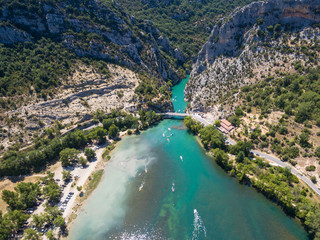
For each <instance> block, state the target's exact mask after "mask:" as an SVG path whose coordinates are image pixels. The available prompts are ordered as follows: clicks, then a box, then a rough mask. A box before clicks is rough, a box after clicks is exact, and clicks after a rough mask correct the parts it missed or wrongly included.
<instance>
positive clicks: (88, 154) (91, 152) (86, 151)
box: [84, 148, 96, 161]
mask: <svg viewBox="0 0 320 240" xmlns="http://www.w3.org/2000/svg"><path fill="white" fill-rule="evenodd" d="M84 155H86V157H87V159H88V161H91V160H92V159H94V158H95V157H96V153H95V151H94V150H93V149H92V148H85V149H84Z"/></svg>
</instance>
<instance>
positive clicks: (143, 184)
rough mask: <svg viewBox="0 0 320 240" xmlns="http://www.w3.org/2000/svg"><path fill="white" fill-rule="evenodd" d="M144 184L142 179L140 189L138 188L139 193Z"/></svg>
mask: <svg viewBox="0 0 320 240" xmlns="http://www.w3.org/2000/svg"><path fill="white" fill-rule="evenodd" d="M144 183H145V181H144V179H143V180H142V183H141V185H140V187H139V192H140V191H141V190H142V189H143V186H144Z"/></svg>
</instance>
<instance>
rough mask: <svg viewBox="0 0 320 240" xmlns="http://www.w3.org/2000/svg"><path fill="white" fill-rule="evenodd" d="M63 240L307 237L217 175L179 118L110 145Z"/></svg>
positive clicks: (246, 191)
mask: <svg viewBox="0 0 320 240" xmlns="http://www.w3.org/2000/svg"><path fill="white" fill-rule="evenodd" d="M182 90H183V88H182ZM177 93H178V92H177ZM177 93H176V94H177ZM181 95H182V96H183V93H181V91H180V96H177V98H178V97H180V99H181V98H182V96H181ZM182 99H183V98H182ZM175 107H176V105H175ZM176 109H177V108H176ZM70 239H307V234H306V232H305V231H304V230H303V228H302V227H301V225H299V224H298V222H297V221H295V220H294V219H291V218H289V217H288V216H286V215H285V214H284V213H283V212H282V210H281V209H280V208H279V207H277V206H276V205H275V204H273V203H272V202H270V201H269V200H267V199H265V198H264V197H263V196H262V195H261V194H258V193H257V192H256V191H255V190H254V189H252V188H250V187H247V186H244V185H241V184H239V183H238V182H237V181H236V180H235V179H233V178H231V177H229V176H228V175H227V174H226V173H225V172H223V171H222V170H221V169H220V167H218V166H217V165H216V164H215V163H214V162H213V161H212V159H211V158H210V157H209V156H207V155H206V153H205V151H204V150H203V149H202V148H201V146H200V145H199V144H198V142H197V140H196V138H195V137H194V136H193V135H191V134H189V133H188V132H187V131H186V130H185V127H184V125H183V122H182V121H178V120H164V121H162V122H161V123H160V124H159V125H157V126H156V127H153V128H151V129H149V130H147V131H144V132H142V133H141V134H140V135H138V136H130V137H126V138H124V139H123V140H122V141H121V142H120V143H119V144H118V145H117V147H116V149H115V150H114V151H113V154H112V158H111V160H110V162H109V164H108V165H107V166H106V169H105V173H104V177H103V179H102V181H101V183H100V184H99V186H98V187H97V189H96V190H95V191H94V192H93V193H92V196H91V197H90V198H89V199H88V201H87V202H86V204H85V206H84V208H83V210H82V212H81V214H80V215H79V217H78V218H77V219H76V220H75V223H74V224H73V227H72V229H71V232H70Z"/></svg>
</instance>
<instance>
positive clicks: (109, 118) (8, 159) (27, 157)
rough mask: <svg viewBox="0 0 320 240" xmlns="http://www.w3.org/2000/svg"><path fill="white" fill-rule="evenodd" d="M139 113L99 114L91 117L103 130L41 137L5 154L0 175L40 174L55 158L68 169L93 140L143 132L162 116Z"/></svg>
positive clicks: (98, 140) (104, 139) (100, 140)
mask: <svg viewBox="0 0 320 240" xmlns="http://www.w3.org/2000/svg"><path fill="white" fill-rule="evenodd" d="M139 114H140V119H139V118H137V117H134V116H133V115H129V114H126V113H124V112H118V111H113V112H112V113H110V114H105V113H103V112H100V111H98V112H97V113H96V114H95V117H94V118H95V120H97V121H100V122H102V124H103V127H95V128H93V129H92V130H90V131H84V132H83V131H80V130H78V129H76V130H75V131H72V132H69V133H68V134H66V135H65V136H64V137H59V136H56V137H55V138H53V139H51V137H50V136H48V138H45V137H44V138H41V139H38V140H37V141H36V145H35V146H34V147H33V148H32V149H31V150H30V149H29V150H27V151H23V152H22V151H21V152H19V151H8V152H6V153H5V154H4V155H3V157H2V158H1V159H0V176H17V175H22V174H28V173H31V172H36V171H40V170H41V169H42V168H43V167H45V166H46V165H47V164H48V163H51V162H54V161H56V160H57V159H58V158H59V159H60V161H61V163H62V165H63V166H65V167H67V166H70V165H72V164H74V163H75V162H76V160H77V156H78V154H79V149H80V148H83V147H84V146H85V145H86V144H87V143H91V142H94V141H97V142H98V143H102V142H105V141H106V136H107V135H108V134H109V137H110V138H113V137H115V136H117V135H118V133H119V131H120V130H121V131H125V130H127V129H136V130H137V129H138V130H139V128H141V129H145V128H147V127H149V126H151V125H153V124H155V123H157V122H158V121H160V120H161V115H158V114H156V113H155V112H154V111H145V110H140V111H139ZM111 126H113V127H112V128H111ZM110 128H111V131H110ZM85 151H86V150H85ZM88 151H90V150H87V154H89V155H90V156H91V155H92V153H89V152H88Z"/></svg>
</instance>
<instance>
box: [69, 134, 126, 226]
mask: <svg viewBox="0 0 320 240" xmlns="http://www.w3.org/2000/svg"><path fill="white" fill-rule="evenodd" d="M127 135H128V132H127V131H126V132H120V134H119V138H120V140H118V141H112V142H111V143H110V144H109V145H106V146H103V147H102V148H100V149H97V150H96V151H95V152H96V157H97V161H96V164H95V166H94V168H91V170H90V171H88V172H87V173H86V175H87V176H88V177H87V178H86V180H85V182H84V184H83V185H81V186H82V189H81V190H80V191H77V190H76V189H74V190H75V191H77V193H78V194H75V196H76V197H75V199H74V201H73V202H72V203H71V205H70V206H69V207H68V209H66V210H65V211H64V214H63V216H64V218H65V220H66V223H67V229H68V230H70V228H71V226H72V224H73V222H74V220H75V219H76V217H77V216H78V215H79V212H80V211H81V210H82V209H81V207H82V205H83V204H85V202H86V200H87V199H88V197H89V196H90V195H91V193H92V192H93V191H94V190H95V189H96V187H97V186H98V185H99V182H100V181H101V179H102V177H103V174H104V169H105V167H106V166H107V164H108V162H109V160H110V158H108V156H110V154H111V153H112V150H113V149H114V148H115V147H116V145H117V143H118V142H119V141H121V139H122V138H123V137H125V136H127ZM110 146H112V147H111V148H110ZM106 151H108V154H107V155H106V156H104V154H105V152H106ZM81 192H83V195H82V196H79V194H80V193H81ZM66 193H67V192H66Z"/></svg>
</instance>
